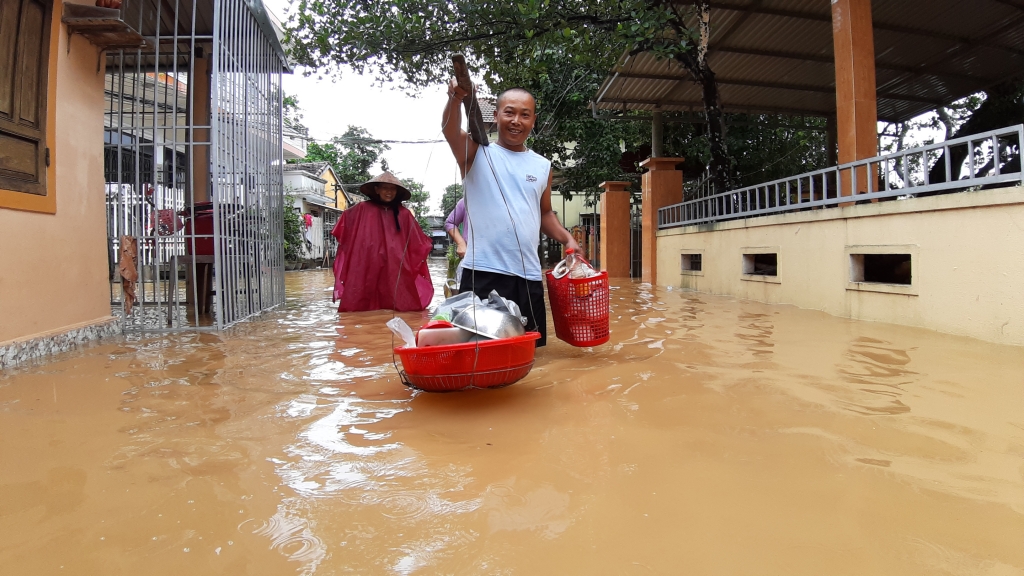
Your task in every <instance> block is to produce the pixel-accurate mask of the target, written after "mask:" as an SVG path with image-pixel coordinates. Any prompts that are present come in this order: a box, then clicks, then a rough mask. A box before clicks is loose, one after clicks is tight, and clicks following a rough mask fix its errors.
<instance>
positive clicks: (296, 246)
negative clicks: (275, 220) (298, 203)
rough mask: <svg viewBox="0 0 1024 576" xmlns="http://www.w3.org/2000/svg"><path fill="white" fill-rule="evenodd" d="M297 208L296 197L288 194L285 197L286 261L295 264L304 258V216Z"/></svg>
mask: <svg viewBox="0 0 1024 576" xmlns="http://www.w3.org/2000/svg"><path fill="white" fill-rule="evenodd" d="M293 206H295V196H292V195H291V193H290V192H286V193H285V196H284V259H285V260H287V261H289V262H294V261H296V260H298V259H299V258H301V257H302V244H303V239H302V216H300V215H299V213H298V211H296V210H295V209H294V208H293Z"/></svg>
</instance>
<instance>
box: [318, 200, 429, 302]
mask: <svg viewBox="0 0 1024 576" xmlns="http://www.w3.org/2000/svg"><path fill="white" fill-rule="evenodd" d="M397 221H398V223H400V224H401V230H398V228H397V227H396V225H395V224H396V218H395V214H394V212H393V211H392V209H391V208H390V207H388V206H382V205H379V204H375V203H373V202H360V203H359V204H356V205H355V206H353V207H352V208H349V209H348V210H346V211H344V212H342V214H341V218H339V219H338V223H337V224H335V226H334V230H332V231H331V234H332V235H334V237H335V238H337V239H338V255H337V257H336V258H335V259H334V300H336V301H338V302H339V303H338V312H356V311H360V310H397V311H399V312H402V311H410V310H423V309H425V308H426V307H427V304H430V299H431V298H433V296H434V286H433V284H432V283H431V281H430V271H429V270H428V269H427V256H428V255H429V254H430V249H431V242H430V238H428V237H427V236H426V234H424V233H423V230H422V229H421V228H420V225H419V223H418V222H416V218H415V217H414V216H413V214H412V212H410V211H409V209H408V208H406V207H404V206H401V207H399V209H398V218H397ZM403 253H404V254H405V262H404V264H403V262H402V254H403ZM399 268H401V273H399ZM396 286H397V290H396Z"/></svg>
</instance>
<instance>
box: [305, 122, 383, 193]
mask: <svg viewBox="0 0 1024 576" xmlns="http://www.w3.org/2000/svg"><path fill="white" fill-rule="evenodd" d="M390 149H391V147H390V146H388V145H387V144H385V143H384V142H381V141H380V140H376V139H374V138H373V136H372V135H370V133H369V132H367V131H366V129H365V128H361V127H359V126H349V127H348V129H347V130H345V133H344V134H343V135H341V136H335V137H334V138H331V139H330V140H329V141H327V142H324V143H319V142H312V141H311V142H310V143H309V144H308V145H307V146H306V157H305V158H304V159H302V160H298V161H297V162H327V163H328V164H330V165H331V168H333V169H334V173H335V174H336V175H337V176H338V179H339V180H341V182H342V183H343V184H345V185H358V184H362V183H363V182H366V181H367V180H369V179H370V178H373V176H374V175H373V174H371V173H370V168H372V167H373V165H374V164H376V163H377V162H378V161H382V158H381V155H382V154H383V153H384V152H385V151H387V150H390Z"/></svg>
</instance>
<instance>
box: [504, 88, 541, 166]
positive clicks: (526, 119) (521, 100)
mask: <svg viewBox="0 0 1024 576" xmlns="http://www.w3.org/2000/svg"><path fill="white" fill-rule="evenodd" d="M536 107H537V103H536V102H535V101H534V99H533V96H530V94H529V93H528V92H520V91H518V90H517V91H513V92H509V93H507V94H505V95H504V96H503V97H502V98H501V100H499V101H498V109H497V110H495V112H494V115H495V119H496V120H497V122H498V143H499V144H501V145H502V146H504V147H506V148H509V149H511V150H517V151H518V150H522V149H523V148H524V147H525V144H526V139H527V138H528V137H529V136H530V131H531V130H533V124H534V123H535V122H536V121H537V116H536V114H534V111H535V110H536Z"/></svg>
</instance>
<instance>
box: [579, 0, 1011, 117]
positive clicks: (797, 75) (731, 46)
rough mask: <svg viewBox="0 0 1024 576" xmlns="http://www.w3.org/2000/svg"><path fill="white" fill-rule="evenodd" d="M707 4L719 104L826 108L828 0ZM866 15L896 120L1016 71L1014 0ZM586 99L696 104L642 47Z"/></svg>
mask: <svg viewBox="0 0 1024 576" xmlns="http://www.w3.org/2000/svg"><path fill="white" fill-rule="evenodd" d="M683 3H684V4H685V3H687V2H683ZM711 7H712V9H711V26H712V30H711V43H710V46H711V49H710V51H709V54H708V60H709V63H710V65H711V69H712V70H713V71H714V73H715V75H716V77H717V79H718V82H719V91H720V93H721V101H722V108H723V109H724V110H725V111H727V112H782V113H792V114H804V115H817V116H825V115H831V114H834V113H835V108H836V103H835V64H834V60H833V41H832V16H831V7H830V4H829V3H828V2H825V1H824V0H723V1H712V2H711ZM872 20H873V24H874V41H875V64H876V72H875V79H876V85H877V90H878V117H879V119H882V120H891V121H899V120H906V119H908V118H912V117H914V116H916V115H918V114H921V113H922V112H926V111H928V110H931V109H934V108H935V107H936V106H938V105H941V104H948V103H950V102H952V101H954V100H957V99H959V98H963V97H964V96H967V95H970V94H973V93H975V92H977V91H979V90H983V89H985V88H987V87H989V86H991V85H993V84H997V83H999V82H1002V81H1004V80H1007V79H1010V78H1014V77H1019V76H1021V75H1024V0H974V1H973V2H970V3H965V2H961V1H959V0H900V1H893V0H874V1H873V2H872ZM595 105H596V107H597V108H598V109H601V110H654V109H655V108H659V109H661V110H666V111H700V110H702V109H703V102H702V99H701V89H700V86H699V85H698V84H696V83H695V82H693V80H692V79H691V77H690V75H689V73H687V72H686V71H685V70H684V69H683V68H682V67H681V66H679V65H678V64H676V63H675V62H674V61H669V60H660V61H659V60H657V59H656V58H654V56H653V55H651V54H649V53H642V54H637V55H635V56H632V57H629V56H623V57H622V58H621V59H620V61H619V63H618V65H617V66H616V67H615V69H613V70H612V74H611V75H610V76H608V78H606V79H605V81H604V83H603V84H602V85H601V88H600V89H599V90H598V92H597V95H596V96H595Z"/></svg>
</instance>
